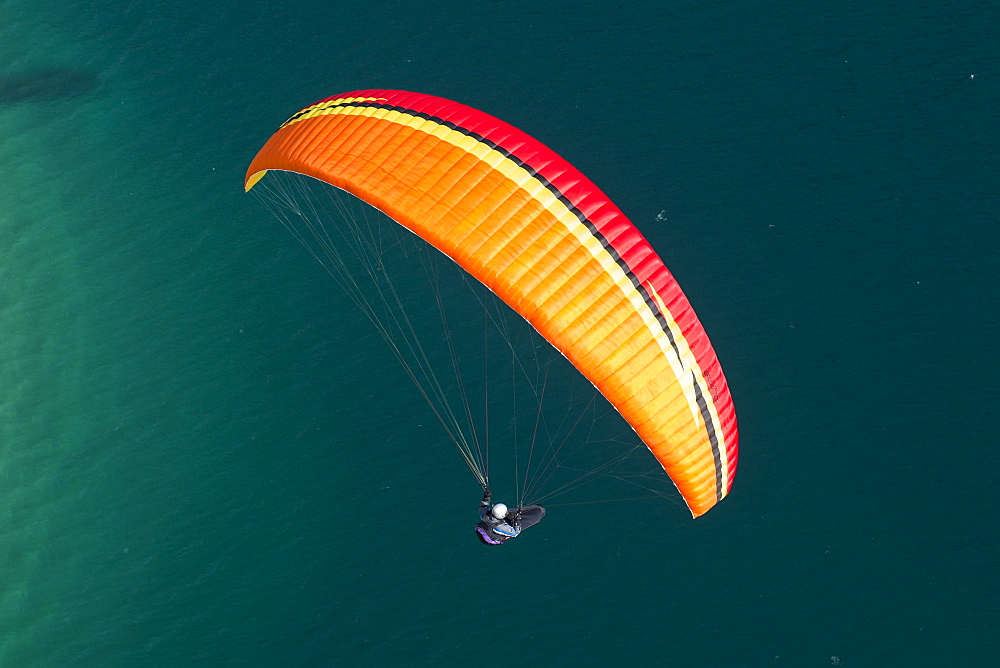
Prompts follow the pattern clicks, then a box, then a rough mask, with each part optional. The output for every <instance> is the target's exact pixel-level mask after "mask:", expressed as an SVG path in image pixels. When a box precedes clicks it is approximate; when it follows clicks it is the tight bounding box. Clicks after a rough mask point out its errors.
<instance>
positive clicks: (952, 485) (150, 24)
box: [0, 1, 1000, 666]
mask: <svg viewBox="0 0 1000 668" xmlns="http://www.w3.org/2000/svg"><path fill="white" fill-rule="evenodd" d="M998 27H1000V24H998V20H997V15H996V12H990V11H985V10H983V9H980V8H978V6H977V5H974V4H971V3H970V4H968V5H965V4H960V5H952V6H949V8H947V9H943V8H941V7H939V6H938V5H935V4H932V3H916V4H914V3H912V2H910V3H883V4H881V5H878V6H873V5H871V4H870V3H855V4H851V3H848V4H845V3H806V4H802V3H781V4H778V5H774V4H765V3H755V2H748V3H738V4H737V5H725V6H723V5H719V6H718V7H715V6H712V7H706V6H704V3H690V2H681V3H671V4H667V5H663V4H662V3H650V4H648V5H644V4H641V3H640V4H633V5H629V6H628V7H620V6H617V5H609V4H605V3H550V4H548V5H544V6H539V7H535V8H532V9H528V8H526V7H525V6H522V5H521V4H520V3H509V2H490V3H477V4H475V5H474V6H468V7H463V8H462V9H461V10H459V9H457V8H456V7H454V6H452V5H449V4H433V3H432V4H424V5H421V6H419V7H417V6H412V5H409V4H405V3H393V2H381V3H370V4H366V5H363V6H354V5H350V6H348V5H337V4H333V5H328V4H320V3H304V2H298V3H297V2H292V3H268V2H265V3H257V4H255V5H250V6H247V5H244V4H237V3H221V4H216V5H212V6H210V7H209V6H206V5H204V4H194V3H176V2H175V3H156V2H148V3H139V4H136V5H132V6H127V7H123V6H121V5H119V4H115V3H96V4H95V3H87V4H84V3H46V2H31V3H28V2H12V1H8V2H5V3H3V4H2V5H0V44H3V47H4V48H3V49H2V50H0V100H4V90H5V89H4V82H6V84H7V89H6V90H7V91H8V100H7V101H6V102H0V168H2V170H3V174H4V179H3V181H2V182H0V387H2V388H3V389H2V391H0V498H2V502H0V568H2V578H0V665H3V666H7V665H10V666H51V665H100V666H105V665H122V666H125V665H128V666H132V665H157V666H159V665H163V666H171V665H358V664H382V665H428V664H434V665H467V664H469V663H470V662H472V661H482V660H484V657H491V659H490V660H491V661H493V662H494V663H498V664H501V665H570V664H574V665H609V664H612V663H622V662H624V663H634V664H638V663H644V664H654V665H662V664H672V665H680V666H702V665H710V666H719V665H765V664H766V665H795V666H799V665H821V666H822V665H844V666H885V665H943V664H956V665H989V664H990V663H991V661H992V659H993V657H994V656H995V655H996V651H997V650H998V649H1000V647H998V644H1000V643H998V642H997V640H996V638H995V633H993V630H994V629H995V628H996V626H997V623H998V621H1000V620H998V614H997V610H998V598H997V597H998V581H997V576H996V572H997V565H998V563H997V558H996V556H995V548H996V540H995V538H994V537H993V532H992V527H993V526H994V525H995V521H994V519H993V503H992V492H993V490H994V488H995V486H996V483H997V474H996V470H997V463H998V462H997V454H996V448H995V447H994V445H995V437H994V436H993V424H994V419H995V416H996V415H997V412H998V406H997V404H998V401H997V400H998V393H997V391H996V389H995V388H994V386H993V377H994V374H995V371H996V362H995V360H994V358H995V353H994V347H995V346H994V338H995V337H994V333H995V329H996V325H997V316H996V304H997V303H998V289H997V286H998V283H997V281H996V279H995V273H996V269H997V265H998V260H997V257H998V254H997V249H998V244H997V241H998V225H997V219H996V211H997V210H998V207H997V205H998V195H997V187H996V174H997V173H998V149H997V146H998V143H997V132H996V127H995V115H996V109H997V108H998V101H1000V100H998V98H1000V94H998V90H1000V87H998V74H1000V72H998V70H997V67H996V63H997V55H998V50H997V47H996V40H995V39H994V37H995V34H996V31H997V28H998ZM32 77H34V78H32ZM26 81H27V82H29V83H30V85H27V84H25V83H24V82H26ZM12 82H13V83H12ZM15 84H16V85H17V86H18V88H16V90H18V91H21V93H19V95H21V97H24V96H25V95H27V97H28V98H29V99H18V100H11V99H9V98H10V97H13V94H12V93H10V91H12V90H15ZM365 87H386V88H403V89H411V90H418V91H422V92H428V93H434V94H438V95H442V96H445V97H450V98H453V99H457V100H459V101H462V102H465V103H468V104H471V105H473V106H476V107H478V108H481V109H484V110H486V111H488V112H490V113H493V114H495V115H497V116H499V117H500V118H503V119H505V120H507V121H509V122H511V123H514V124H515V125H517V126H519V127H521V128H523V129H525V130H526V131H528V132H529V133H531V134H533V135H535V136H537V137H539V138H540V139H542V140H543V141H545V142H546V143H547V144H549V145H550V146H552V147H553V148H555V149H556V150H557V151H559V152H560V153H562V154H563V155H564V156H565V157H567V158H568V159H569V160H571V161H572V162H574V164H576V165H577V166H579V167H580V168H581V169H582V171H584V173H586V174H587V175H588V176H590V177H591V178H592V179H593V180H594V181H595V182H596V183H598V184H599V185H600V186H601V187H602V188H603V189H604V190H605V191H606V192H608V193H609V195H610V196H611V197H612V198H613V199H614V200H615V202H616V203H617V204H618V205H619V206H620V207H621V208H623V209H624V210H625V211H626V212H627V213H628V214H629V215H630V216H631V217H632V218H633V220H634V221H635V222H636V223H637V225H639V227H640V228H641V229H642V230H643V231H644V232H645V233H646V234H647V236H648V237H649V239H650V241H651V242H652V243H653V245H654V246H655V247H656V248H657V249H658V250H659V252H660V254H661V256H662V257H663V258H664V260H665V262H666V264H667V265H668V266H669V267H670V268H671V270H672V271H673V273H674V274H675V276H676V277H677V278H678V280H679V281H680V282H681V285H682V286H683V287H684V289H685V291H686V292H687V294H688V296H689V298H690V299H691V301H692V302H693V303H694V305H695V307H696V308H697V310H698V313H699V316H700V317H701V319H702V321H703V322H704V324H705V326H706V328H707V330H708V331H709V334H710V335H711V336H712V340H713V342H714V345H715V347H716V350H717V351H718V353H719V356H720V358H721V360H722V363H723V367H724V368H725V370H726V373H727V377H728V379H729V382H730V385H731V387H732V390H733V395H734V398H735V401H736V406H737V414H738V416H739V420H740V426H741V459H740V470H739V474H738V476H737V480H736V485H735V487H734V490H733V494H732V496H731V497H730V498H728V499H726V501H725V502H724V503H723V504H721V505H720V506H719V507H718V508H716V509H714V510H713V511H712V512H711V513H709V514H708V515H707V516H706V517H704V518H702V519H699V520H698V521H694V522H692V521H691V520H690V519H689V517H688V515H687V513H686V512H685V511H684V510H683V509H680V508H678V507H677V506H676V505H674V504H670V503H654V502H652V501H644V502H633V503H623V504H598V505H593V506H573V507H564V508H553V512H551V513H550V516H549V517H548V518H547V519H546V521H545V523H543V524H542V525H540V526H539V527H538V528H535V529H532V531H531V532H530V533H526V534H525V536H523V537H522V538H520V539H519V540H518V541H514V542H512V543H509V544H508V545H505V546H504V547H503V549H501V550H493V551H490V550H484V549H483V548H482V547H481V546H480V545H479V544H478V543H477V542H475V541H474V539H473V538H472V535H471V524H472V522H473V520H474V518H475V503H476V501H477V500H478V490H477V488H476V486H475V483H474V482H473V481H472V479H471V477H469V476H468V473H467V472H465V470H464V468H463V465H462V463H461V462H460V461H459V459H458V457H457V456H456V455H455V453H454V452H453V451H452V450H449V449H447V447H446V445H442V442H443V441H442V435H441V433H440V431H439V428H438V427H436V426H435V425H434V424H433V422H432V420H431V419H430V418H429V416H428V415H427V413H426V408H424V407H423V405H422V404H420V403H419V399H417V397H416V396H415V393H414V391H413V390H412V388H411V387H410V386H408V385H407V381H406V378H405V376H404V375H403V373H402V371H401V370H400V369H399V367H398V365H396V363H395V362H394V361H393V360H392V359H391V358H390V357H389V355H388V354H386V353H385V352H384V350H383V349H382V347H381V345H382V344H381V343H380V342H378V341H374V340H372V339H371V338H370V335H369V330H368V329H367V328H366V323H365V322H363V320H362V319H361V318H360V317H359V316H358V315H357V314H356V313H355V312H353V311H352V310H351V305H350V303H349V302H348V301H347V300H346V299H345V298H344V297H342V296H341V295H340V294H339V293H338V292H337V290H336V288H335V286H334V285H333V284H332V283H331V281H330V279H329V278H328V277H327V276H326V275H325V274H323V273H322V271H321V270H320V268H319V267H318V265H316V263H315V262H314V261H313V260H312V259H311V258H309V257H308V256H307V255H306V254H305V253H304V252H302V249H301V248H299V247H298V245H297V244H296V242H295V241H294V240H293V239H292V238H291V237H290V236H289V235H288V233H287V232H286V231H285V230H284V229H282V228H281V226H280V225H278V224H277V223H276V222H275V221H274V220H273V219H272V218H271V217H270V216H269V215H268V214H267V212H266V211H265V210H264V209H263V207H261V206H260V205H259V203H258V202H256V201H255V200H254V199H253V198H252V197H248V196H245V195H244V194H243V193H242V189H241V184H242V177H243V171H244V170H245V168H246V165H247V164H248V163H249V161H250V159H251V158H252V156H253V155H254V153H255V152H256V150H257V149H258V148H259V146H260V145H261V144H262V143H263V142H264V141H265V140H266V138H267V137H268V136H269V135H270V133H271V132H273V130H274V129H275V128H276V127H277V126H278V125H279V124H280V123H281V122H282V121H283V120H285V118H287V117H288V116H289V115H290V114H291V113H293V112H294V111H296V110H297V109H299V108H300V107H302V106H304V105H305V104H307V103H309V102H312V101H314V100H316V99H319V98H321V97H325V96H328V95H331V94H334V93H337V92H342V91H348V90H353V89H358V88H365ZM24 91H28V93H24ZM406 504H415V505H416V506H417V507H418V508H421V509H422V510H421V513H420V519H419V522H417V525H416V526H415V525H414V522H413V520H412V519H411V518H410V517H408V516H406V515H405V514H403V512H402V511H403V508H404V506H405V505H406ZM498 638H500V639H502V640H503V644H506V643H511V644H512V645H513V646H514V647H515V649H513V650H511V651H506V650H505V651H502V652H499V653H498V651H497V649H496V648H497V643H498V640H497V639H498Z"/></svg>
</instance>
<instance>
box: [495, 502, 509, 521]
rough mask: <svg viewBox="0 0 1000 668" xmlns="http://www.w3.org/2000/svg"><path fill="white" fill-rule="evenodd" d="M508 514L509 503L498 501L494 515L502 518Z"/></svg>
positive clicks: (499, 518)
mask: <svg viewBox="0 0 1000 668" xmlns="http://www.w3.org/2000/svg"><path fill="white" fill-rule="evenodd" d="M506 515H507V505H506V504H504V503H498V504H496V505H495V506H493V517H495V518H497V519H498V520H502V519H503V518H504V516H506Z"/></svg>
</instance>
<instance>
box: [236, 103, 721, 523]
mask: <svg viewBox="0 0 1000 668" xmlns="http://www.w3.org/2000/svg"><path fill="white" fill-rule="evenodd" d="M268 170H284V171H291V172H296V173H300V174H305V175H307V176H311V177H313V178H316V179H319V180H322V181H325V182H326V183H329V184H332V185H333V186H336V187H337V188H340V189H342V190H345V191H347V192H349V193H351V194H353V195H355V196H357V197H359V198H361V199H362V200H364V201H365V202H368V203H369V204H371V205H372V206H374V207H376V208H378V209H379V210H381V211H383V212H385V213H386V214H387V215H389V216H390V217H391V218H392V219H393V220H395V221H396V222H398V223H399V224H400V225H402V226H404V227H406V228H407V229H409V230H410V231H412V232H413V233H415V234H417V235H418V236H420V237H421V238H423V239H424V240H426V241H427V242H428V243H429V244H431V245H432V246H434V247H435V248H437V249H438V250H440V251H441V252H442V253H444V254H445V255H447V256H448V257H450V258H452V259H453V260H454V261H455V262H456V263H458V264H459V265H460V266H461V267H462V268H463V269H465V270H466V271H467V272H468V273H469V274H471V275H472V276H474V277H475V278H476V279H478V280H479V281H481V282H482V283H483V284H484V285H486V287H488V288H489V289H490V290H491V291H492V292H494V293H495V294H496V295H498V296H499V297H500V298H501V299H502V300H503V301H504V302H506V303H507V304H508V305H510V306H511V307H512V308H513V309H514V310H515V311H517V312H518V313H519V314H521V315H522V316H523V317H524V318H525V319H526V320H527V321H528V322H529V323H530V324H531V325H532V327H534V328H535V329H536V330H537V331H538V332H539V333H541V335H542V336H543V337H545V339H546V340H548V341H549V342H550V343H551V344H552V345H553V346H555V348H556V349H558V350H559V352H561V353H562V354H563V355H564V356H565V357H566V358H567V359H569V360H570V362H571V363H572V364H573V365H574V366H575V367H576V368H577V369H578V370H579V371H580V372H581V373H583V374H584V376H585V377H586V378H587V379H588V380H589V381H590V382H591V383H593V385H594V386H595V387H596V388H597V389H598V390H599V391H600V392H601V393H602V394H603V395H604V396H605V397H606V398H607V399H608V400H609V401H610V402H611V404H612V405H613V406H614V407H615V409H616V410H617V411H618V412H619V413H621V415H622V416H623V417H624V418H625V420H626V421H627V422H628V423H629V425H630V426H631V427H632V429H634V430H635V432H636V433H637V434H638V435H639V437H640V438H641V439H642V441H643V442H644V443H645V445H646V446H647V447H648V448H649V449H650V451H652V453H653V455H654V456H655V457H656V459H657V460H658V461H659V462H660V464H661V465H662V467H663V468H664V470H665V471H666V473H667V474H668V475H669V476H670V478H671V479H672V481H673V482H674V484H675V485H676V486H677V488H678V489H679V490H680V493H681V495H682V496H683V498H684V500H685V502H686V503H687V505H688V507H689V508H690V510H691V512H692V514H693V515H694V516H696V517H697V516H698V515H701V514H703V513H705V512H706V511H707V510H709V509H710V508H711V507H712V506H714V505H715V504H716V503H717V502H718V501H719V500H721V499H722V498H723V497H725V496H726V494H727V493H728V492H729V490H730V488H731V487H732V484H733V479H734V476H735V474H736V461H737V441H738V434H737V428H736V416H735V412H734V409H733V403H732V398H731V396H730V393H729V388H728V385H727V383H726V379H725V376H724V375H723V373H722V368H721V366H720V365H719V361H718V359H717V358H716V355H715V352H714V350H713V349H712V346H711V344H710V342H709V340H708V336H707V335H706V333H705V330H704V329H703V327H702V325H701V323H700V322H699V321H698V318H697V317H696V316H695V313H694V310H693V309H692V308H691V305H690V303H689V302H688V300H687V298H686V297H685V296H684V294H683V292H682V291H681V289H680V287H679V286H678V284H677V282H676V281H675V280H674V278H673V277H672V276H671V274H670V272H669V271H668V270H667V268H666V267H665V266H664V265H663V262H662V261H661V260H660V258H659V257H658V256H657V254H656V253H655V252H654V251H653V249H652V247H651V246H650V245H649V243H648V242H647V241H646V239H645V238H644V237H643V235H642V234H641V233H640V232H639V230H638V229H636V227H635V226H634V225H633V224H632V223H631V222H630V221H629V220H628V219H627V218H626V217H625V215H624V214H623V213H622V212H621V211H620V210H619V209H618V208H617V207H616V206H615V205H614V204H613V203H612V202H611V201H610V200H609V199H608V198H607V196H606V195H605V194H604V193H603V192H601V190H600V189H598V188H597V186H595V185H594V184H593V183H591V182H590V181H589V180H588V179H587V178H586V177H585V176H584V175H583V174H581V173H580V172H579V171H578V170H577V169H575V168H574V167H573V166H572V165H570V164H569V163H568V162H566V161H565V160H564V159H562V158H561V157H560V156H558V155H557V154H556V153H555V152H553V151H552V150H551V149H549V148H547V147H546V146H545V145H543V144H542V143H540V142H539V141H537V140H535V139H533V138H532V137H530V136H528V135H527V134H525V133H523V132H521V131H520V130H518V129H516V128H514V127H513V126H511V125H509V124H507V123H505V122H503V121H500V120H498V119H496V118H494V117H492V116H490V115H488V114H485V113H483V112H480V111H477V110H475V109H473V108H471V107H468V106H465V105H462V104H459V103H456V102H452V101H450V100H445V99H442V98H438V97H434V96H431V95H422V94H419V93H410V92H404V91H393V90H363V91H355V92H351V93H345V94H343V95H337V96H334V97H330V98H327V99H325V100H321V101H320V102H317V103H315V104H312V105H309V106H308V107H306V108H305V109H302V110H301V111H299V112H298V113H296V114H295V115H294V116H292V117H291V118H290V119H289V120H288V121H287V122H286V123H285V124H284V125H282V126H281V128H279V130H278V131H277V132H276V133H275V134H274V135H273V136H272V137H271V138H270V139H269V140H268V141H267V143H266V144H265V145H264V147H263V148H262V149H261V150H260V152H259V153H258V155H257V156H256V158H254V160H253V162H252V164H251V165H250V168H249V170H248V172H247V176H246V182H245V186H246V188H247V190H249V189H250V188H252V187H253V186H254V185H255V184H256V183H257V182H258V181H259V180H260V179H261V178H263V177H264V175H265V174H266V172H267V171H268ZM481 482H483V481H481Z"/></svg>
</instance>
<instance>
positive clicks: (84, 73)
mask: <svg viewBox="0 0 1000 668" xmlns="http://www.w3.org/2000/svg"><path fill="white" fill-rule="evenodd" d="M100 84H101V79H100V77H99V76H97V74H96V73H94V72H90V71H88V70H84V69H80V68H76V67H40V68H37V69H33V70H28V71H26V72H15V73H12V74H3V75H0V105H11V104H23V103H36V104H37V103H45V102H57V101H59V100H64V99H67V98H71V97H77V96H80V95H86V94H88V93H92V92H93V91H95V90H97V88H98V87H99V86H100Z"/></svg>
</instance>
